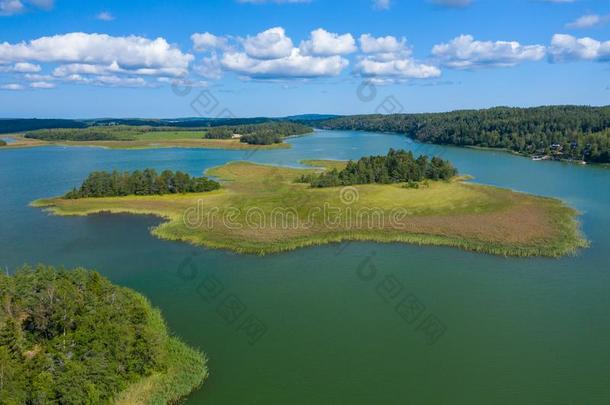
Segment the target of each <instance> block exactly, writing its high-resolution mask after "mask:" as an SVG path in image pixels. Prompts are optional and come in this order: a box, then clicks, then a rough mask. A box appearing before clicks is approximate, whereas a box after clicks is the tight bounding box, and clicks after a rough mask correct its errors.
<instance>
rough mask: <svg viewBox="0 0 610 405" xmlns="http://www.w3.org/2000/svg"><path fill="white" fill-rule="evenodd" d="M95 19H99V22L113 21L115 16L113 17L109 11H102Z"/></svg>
mask: <svg viewBox="0 0 610 405" xmlns="http://www.w3.org/2000/svg"><path fill="white" fill-rule="evenodd" d="M95 18H97V19H98V20H101V21H113V20H114V15H112V14H111V13H110V12H108V11H102V12H101V13H99V14H98V15H96V16H95Z"/></svg>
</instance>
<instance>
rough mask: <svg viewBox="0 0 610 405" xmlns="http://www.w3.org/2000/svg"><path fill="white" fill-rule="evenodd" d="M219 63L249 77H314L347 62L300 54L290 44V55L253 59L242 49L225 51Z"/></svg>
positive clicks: (335, 72)
mask: <svg viewBox="0 0 610 405" xmlns="http://www.w3.org/2000/svg"><path fill="white" fill-rule="evenodd" d="M221 63H222V66H223V67H224V68H225V69H227V70H231V71H233V72H236V73H240V74H243V75H245V76H247V77H251V78H261V79H278V78H279V79H281V78H314V77H325V76H337V75H339V74H340V73H341V72H342V71H343V69H345V68H346V67H347V65H348V64H349V62H348V61H347V59H345V58H342V57H341V56H329V57H318V56H309V55H303V54H302V53H301V51H300V50H299V49H298V48H293V49H292V51H291V53H290V55H288V56H285V57H281V58H275V59H255V58H252V57H250V56H249V55H248V54H246V53H243V52H233V53H225V54H224V55H223V57H222V60H221Z"/></svg>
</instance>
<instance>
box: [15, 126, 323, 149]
mask: <svg viewBox="0 0 610 405" xmlns="http://www.w3.org/2000/svg"><path fill="white" fill-rule="evenodd" d="M181 131H188V132H194V131H201V138H207V139H231V138H232V137H233V136H234V135H240V136H241V137H240V140H241V142H244V143H248V144H254V145H271V144H273V143H281V142H283V138H284V137H286V136H290V135H301V134H306V133H309V132H312V131H313V129H312V128H310V127H308V126H305V125H303V124H299V123H295V122H287V121H272V122H265V123H256V124H243V125H223V126H211V127H151V126H128V125H106V126H103V125H98V126H91V127H87V128H51V129H39V130H36V131H27V132H26V133H25V137H26V138H29V139H38V140H42V141H49V142H58V141H76V142H83V141H135V140H137V139H139V137H140V136H141V135H143V134H147V133H151V132H155V133H159V139H162V138H163V132H181Z"/></svg>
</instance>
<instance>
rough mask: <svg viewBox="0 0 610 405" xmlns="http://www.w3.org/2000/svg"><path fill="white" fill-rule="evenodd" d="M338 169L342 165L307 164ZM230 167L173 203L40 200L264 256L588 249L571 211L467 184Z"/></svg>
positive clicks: (64, 211) (62, 210) (59, 210)
mask: <svg viewBox="0 0 610 405" xmlns="http://www.w3.org/2000/svg"><path fill="white" fill-rule="evenodd" d="M306 163H308V164H311V165H314V166H318V167H320V166H325V167H340V165H343V164H344V163H343V162H325V161H309V162H306ZM314 170H321V169H292V168H285V167H275V166H263V165H255V164H251V163H246V162H234V163H229V164H227V165H224V166H221V167H218V168H215V169H212V170H210V171H209V172H208V174H209V175H212V176H215V177H217V178H219V179H221V180H222V181H223V188H222V189H221V190H219V191H215V192H211V193H205V194H185V195H172V196H147V197H136V196H130V197H119V198H97V199H81V200H65V199H62V198H55V199H47V200H39V201H36V202H34V203H33V205H34V206H37V207H46V208H47V209H48V210H49V211H51V212H52V213H55V214H57V215H89V214H93V213H100V212H110V213H133V214H153V215H157V216H160V217H162V218H164V219H165V220H166V222H164V223H163V224H161V225H160V226H158V227H157V228H155V229H154V230H153V233H154V234H155V235H156V236H158V237H160V238H164V239H169V240H180V241H184V242H188V243H192V244H194V245H200V246H207V247H212V248H222V249H230V250H233V251H236V252H240V253H253V254H269V253H275V252H281V251H287V250H292V249H296V248H300V247H304V246H311V245H320V244H326V243H332V242H340V241H346V240H363V241H364V240H366V241H376V242H404V243H411V244H421V245H442V246H454V247H458V248H462V249H466V250H471V251H476V252H484V253H491V254H498V255H506V256H549V257H557V256H562V255H566V254H572V253H574V252H576V250H577V249H578V248H580V247H584V246H586V242H585V240H584V239H583V237H582V235H581V233H580V230H579V226H578V222H577V221H576V215H577V213H576V211H575V210H573V209H572V208H569V207H567V206H565V205H564V204H563V203H562V202H561V201H559V200H556V199H550V198H542V197H537V196H533V195H529V194H522V193H516V192H513V191H510V190H505V189H500V188H495V187H488V186H481V185H475V184H469V183H467V182H465V181H463V178H456V179H454V180H453V181H450V182H429V183H428V184H422V185H421V187H420V188H418V189H413V188H405V187H404V186H403V185H400V184H393V185H375V184H370V185H359V186H354V187H348V188H341V187H336V188H323V189H312V188H309V187H308V186H307V185H305V184H296V183H294V179H295V178H297V177H298V176H300V175H302V174H304V173H311V172H312V171H314Z"/></svg>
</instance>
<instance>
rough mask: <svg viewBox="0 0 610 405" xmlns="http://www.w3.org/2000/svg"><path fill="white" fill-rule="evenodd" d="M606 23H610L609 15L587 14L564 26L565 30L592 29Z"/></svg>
mask: <svg viewBox="0 0 610 405" xmlns="http://www.w3.org/2000/svg"><path fill="white" fill-rule="evenodd" d="M608 21H610V15H598V14H588V15H583V16H582V17H580V18H577V19H576V20H575V21H573V22H571V23H569V24H566V28H570V29H582V28H592V27H597V26H600V25H604V24H606V23H607V22H608Z"/></svg>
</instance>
